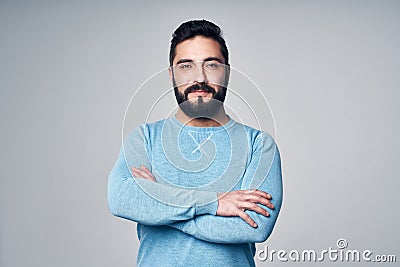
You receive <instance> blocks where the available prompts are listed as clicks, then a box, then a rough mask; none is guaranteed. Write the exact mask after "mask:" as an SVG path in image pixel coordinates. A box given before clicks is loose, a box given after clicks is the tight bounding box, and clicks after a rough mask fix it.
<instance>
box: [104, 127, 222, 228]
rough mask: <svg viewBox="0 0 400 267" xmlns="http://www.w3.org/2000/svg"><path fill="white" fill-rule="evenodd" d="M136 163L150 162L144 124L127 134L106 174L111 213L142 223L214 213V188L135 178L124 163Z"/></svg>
mask: <svg viewBox="0 0 400 267" xmlns="http://www.w3.org/2000/svg"><path fill="white" fill-rule="evenodd" d="M140 165H145V166H150V162H149V159H148V156H147V152H146V144H145V129H144V127H137V128H136V129H135V130H134V131H133V132H132V133H131V135H130V136H129V137H128V138H127V140H126V142H125V143H124V146H123V147H122V149H121V151H120V153H119V156H118V159H117V162H116V163H115V165H114V168H113V169H112V171H111V173H110V175H109V177H108V206H109V209H110V211H111V213H112V214H113V215H115V216H118V217H121V218H125V219H128V220H132V221H135V222H138V223H141V224H146V225H166V224H169V223H173V222H177V221H183V220H189V219H192V218H194V217H195V216H196V215H202V214H210V215H211V214H216V210H217V205H218V203H217V201H216V199H217V194H216V193H215V192H208V191H198V190H188V189H181V188H177V187H171V186H166V185H162V184H159V183H154V182H151V181H149V180H146V179H137V178H135V177H133V176H132V174H131V172H130V170H129V168H128V166H140ZM157 196H162V200H160V199H159V197H157Z"/></svg>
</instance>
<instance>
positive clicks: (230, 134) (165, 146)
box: [108, 116, 282, 267]
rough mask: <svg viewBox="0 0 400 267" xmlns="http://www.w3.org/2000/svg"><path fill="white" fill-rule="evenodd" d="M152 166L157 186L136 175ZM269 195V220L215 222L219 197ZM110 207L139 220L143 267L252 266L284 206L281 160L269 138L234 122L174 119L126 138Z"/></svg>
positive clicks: (139, 129) (110, 189) (220, 219)
mask: <svg viewBox="0 0 400 267" xmlns="http://www.w3.org/2000/svg"><path fill="white" fill-rule="evenodd" d="M141 164H143V165H145V166H147V167H148V168H149V169H150V170H151V172H152V173H153V174H154V175H155V177H156V179H157V182H151V181H149V180H146V179H143V178H136V177H133V176H132V174H131V172H130V168H131V167H140V165H141ZM253 188H258V189H260V190H263V191H266V192H268V193H270V194H271V195H272V197H273V199H272V203H273V204H274V206H275V209H274V210H270V209H268V208H266V207H265V206H263V205H261V204H259V205H260V206H262V207H263V208H266V209H267V210H268V211H269V213H270V217H264V216H263V215H260V214H257V213H255V212H253V211H246V213H247V214H249V215H250V216H251V217H252V218H253V219H254V220H255V221H256V223H257V224H258V227H257V228H253V227H251V226H250V225H248V224H247V223H245V222H244V221H243V220H242V219H241V218H240V217H222V216H217V215H216V211H217V207H218V201H217V199H216V196H217V192H227V191H231V190H238V189H253ZM108 202H109V208H110V210H111V212H112V214H114V215H115V216H118V217H122V218H126V219H128V220H132V221H135V222H137V223H138V224H137V233H138V238H139V240H140V248H139V253H138V259H137V264H138V266H152V267H154V266H254V265H255V263H254V259H253V257H254V255H255V245H254V243H255V242H264V241H265V240H266V239H267V238H268V237H269V235H270V234H271V232H272V229H273V227H274V225H275V222H276V219H277V217H278V213H279V210H280V207H281V203H282V178H281V166H280V155H279V151H278V148H277V146H276V143H275V142H274V140H273V138H272V137H271V136H270V135H269V134H268V133H265V132H260V131H258V130H255V129H253V128H251V127H248V126H245V125H243V124H240V123H237V122H235V121H234V120H233V119H230V120H229V122H228V123H227V124H225V125H223V126H220V127H194V126H184V125H183V124H181V123H180V122H179V121H178V120H177V119H176V118H175V116H173V117H171V118H168V119H166V120H162V121H158V122H155V123H150V124H146V125H141V126H139V127H137V128H135V129H134V130H133V131H132V132H131V133H130V135H129V136H128V137H127V138H126V140H125V142H124V145H123V147H122V148H121V152H120V155H119V157H118V159H117V162H116V164H115V166H114V168H113V169H112V171H111V173H110V175H109V180H108Z"/></svg>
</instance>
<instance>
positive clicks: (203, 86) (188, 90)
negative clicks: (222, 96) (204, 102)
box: [184, 83, 216, 99]
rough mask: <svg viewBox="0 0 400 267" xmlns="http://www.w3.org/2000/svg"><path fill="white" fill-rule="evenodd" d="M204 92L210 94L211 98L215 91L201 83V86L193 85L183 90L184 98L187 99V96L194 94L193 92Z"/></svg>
mask: <svg viewBox="0 0 400 267" xmlns="http://www.w3.org/2000/svg"><path fill="white" fill-rule="evenodd" d="M199 90H201V91H204V92H207V93H212V94H213V96H214V95H215V94H216V92H215V89H214V88H212V87H211V86H209V85H207V84H205V83H201V84H194V85H192V86H189V87H188V88H186V89H185V91H184V94H185V98H186V99H187V96H188V94H190V93H192V92H194V91H199Z"/></svg>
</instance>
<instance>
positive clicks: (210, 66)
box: [206, 62, 218, 70]
mask: <svg viewBox="0 0 400 267" xmlns="http://www.w3.org/2000/svg"><path fill="white" fill-rule="evenodd" d="M206 68H207V69H210V70H215V69H217V68H218V63H215V62H209V63H207V64H206Z"/></svg>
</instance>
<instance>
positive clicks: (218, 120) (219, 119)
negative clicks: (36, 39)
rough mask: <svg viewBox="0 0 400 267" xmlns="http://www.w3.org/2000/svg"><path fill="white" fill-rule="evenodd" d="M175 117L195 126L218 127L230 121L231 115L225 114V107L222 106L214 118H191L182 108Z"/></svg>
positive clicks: (185, 123)
mask: <svg viewBox="0 0 400 267" xmlns="http://www.w3.org/2000/svg"><path fill="white" fill-rule="evenodd" d="M175 117H176V118H177V119H178V121H180V122H181V123H182V124H184V125H187V126H195V127H218V126H221V125H224V124H226V123H227V122H228V121H229V117H228V116H227V115H226V114H225V109H224V107H221V108H220V109H219V110H218V112H217V114H215V116H213V117H212V118H195V119H193V118H191V117H189V116H187V115H186V114H185V112H183V111H182V110H181V109H180V108H179V109H178V112H177V113H176V115H175Z"/></svg>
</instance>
